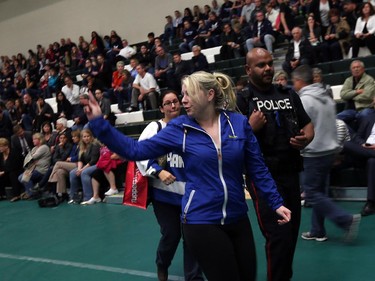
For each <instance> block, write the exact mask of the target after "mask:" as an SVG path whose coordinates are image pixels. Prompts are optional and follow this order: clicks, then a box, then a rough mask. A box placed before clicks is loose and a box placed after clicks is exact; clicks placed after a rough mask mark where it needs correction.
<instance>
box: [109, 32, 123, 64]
mask: <svg viewBox="0 0 375 281" xmlns="http://www.w3.org/2000/svg"><path fill="white" fill-rule="evenodd" d="M122 48H123V47H122V40H121V38H120V36H118V35H117V34H116V35H115V34H113V35H111V37H110V41H109V50H107V54H106V57H107V59H108V60H109V61H110V62H111V64H112V63H113V62H114V61H115V58H116V56H117V55H118V54H119V52H120V50H121V49H122Z"/></svg>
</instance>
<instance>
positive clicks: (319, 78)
mask: <svg viewBox="0 0 375 281" xmlns="http://www.w3.org/2000/svg"><path fill="white" fill-rule="evenodd" d="M312 71H313V83H319V84H320V85H321V87H322V88H323V89H325V90H326V94H327V95H329V96H330V97H331V98H332V99H333V93H332V88H331V86H330V85H328V84H327V83H325V82H324V81H323V72H322V70H321V69H320V68H318V67H315V68H313V69H312Z"/></svg>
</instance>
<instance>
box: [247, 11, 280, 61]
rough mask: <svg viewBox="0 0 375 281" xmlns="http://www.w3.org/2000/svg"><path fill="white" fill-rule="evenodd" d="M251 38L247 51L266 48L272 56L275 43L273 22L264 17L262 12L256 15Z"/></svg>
mask: <svg viewBox="0 0 375 281" xmlns="http://www.w3.org/2000/svg"><path fill="white" fill-rule="evenodd" d="M251 30H252V31H251V35H250V38H249V39H247V40H246V48H247V51H250V50H252V49H253V48H254V47H264V46H265V47H266V48H267V51H268V52H269V53H270V54H272V53H273V47H272V44H273V43H274V42H275V37H274V36H273V28H272V24H271V22H270V21H269V20H268V19H266V18H265V17H264V14H263V12H262V11H259V12H257V13H256V21H255V23H254V24H253V25H252V29H251Z"/></svg>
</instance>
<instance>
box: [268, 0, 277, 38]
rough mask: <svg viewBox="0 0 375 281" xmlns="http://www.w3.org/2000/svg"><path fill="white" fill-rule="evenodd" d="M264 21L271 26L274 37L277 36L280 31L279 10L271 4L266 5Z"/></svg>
mask: <svg viewBox="0 0 375 281" xmlns="http://www.w3.org/2000/svg"><path fill="white" fill-rule="evenodd" d="M265 17H266V19H268V20H269V21H270V22H271V24H272V29H273V31H274V35H275V37H276V36H277V34H278V32H279V29H280V17H279V10H276V9H275V8H274V5H273V4H272V3H267V4H266V14H265Z"/></svg>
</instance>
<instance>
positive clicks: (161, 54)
mask: <svg viewBox="0 0 375 281" xmlns="http://www.w3.org/2000/svg"><path fill="white" fill-rule="evenodd" d="M155 51H156V54H157V56H156V58H155V74H154V76H155V79H156V80H157V81H158V84H159V86H160V87H168V86H169V85H171V82H172V81H171V79H173V78H172V74H173V70H172V67H173V57H172V55H171V54H170V53H168V52H166V51H165V48H164V47H163V46H161V45H159V46H158V47H156V49H155ZM138 73H139V72H138Z"/></svg>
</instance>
